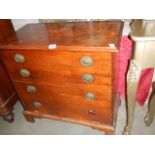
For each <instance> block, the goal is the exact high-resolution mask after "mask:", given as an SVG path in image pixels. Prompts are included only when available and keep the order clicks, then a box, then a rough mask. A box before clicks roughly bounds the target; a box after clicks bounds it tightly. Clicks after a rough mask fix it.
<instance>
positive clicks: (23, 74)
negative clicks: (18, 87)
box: [20, 69, 31, 77]
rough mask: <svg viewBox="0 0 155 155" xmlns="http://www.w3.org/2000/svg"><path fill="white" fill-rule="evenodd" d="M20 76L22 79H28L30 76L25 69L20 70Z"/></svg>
mask: <svg viewBox="0 0 155 155" xmlns="http://www.w3.org/2000/svg"><path fill="white" fill-rule="evenodd" d="M20 75H21V76H22V77H29V76H30V75H31V73H30V71H28V70H27V69H20Z"/></svg>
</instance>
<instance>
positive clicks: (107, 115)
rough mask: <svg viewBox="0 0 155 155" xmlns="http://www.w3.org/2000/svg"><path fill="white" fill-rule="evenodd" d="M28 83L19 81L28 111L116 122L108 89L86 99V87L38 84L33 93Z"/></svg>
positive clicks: (24, 104)
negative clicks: (94, 97)
mask: <svg viewBox="0 0 155 155" xmlns="http://www.w3.org/2000/svg"><path fill="white" fill-rule="evenodd" d="M31 85H32V84H31ZM26 86H27V84H25V83H18V82H15V87H16V89H17V91H18V93H19V96H20V98H21V100H22V104H23V106H24V109H25V110H26V111H30V112H33V113H39V114H43V115H50V116H51V115H52V116H56V117H57V116H58V117H59V118H61V117H62V118H65V119H72V120H76V121H80V122H83V121H84V122H87V123H90V122H91V123H92V122H93V123H101V124H109V123H110V124H111V123H112V120H113V119H112V117H113V115H112V114H113V104H112V99H111V95H110V92H108V91H106V92H105V93H103V95H102V94H101V92H99V91H94V92H93V93H94V94H95V95H96V99H95V100H86V99H85V98H84V97H83V93H84V92H85V91H84V90H82V89H77V90H74V89H71V88H66V87H52V86H49V85H42V84H35V88H36V89H37V91H36V93H29V92H27V90H26ZM33 86H34V84H33Z"/></svg>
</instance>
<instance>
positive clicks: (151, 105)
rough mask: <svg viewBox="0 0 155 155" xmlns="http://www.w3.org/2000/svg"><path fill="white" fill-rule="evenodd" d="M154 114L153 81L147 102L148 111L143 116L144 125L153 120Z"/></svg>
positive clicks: (149, 123)
mask: <svg viewBox="0 0 155 155" xmlns="http://www.w3.org/2000/svg"><path fill="white" fill-rule="evenodd" d="M154 115H155V82H153V84H152V93H151V96H150V100H149V104H148V112H147V114H146V116H145V118H144V121H145V125H146V126H150V125H151V123H152V122H153V120H154Z"/></svg>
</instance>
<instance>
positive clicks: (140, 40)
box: [123, 20, 155, 135]
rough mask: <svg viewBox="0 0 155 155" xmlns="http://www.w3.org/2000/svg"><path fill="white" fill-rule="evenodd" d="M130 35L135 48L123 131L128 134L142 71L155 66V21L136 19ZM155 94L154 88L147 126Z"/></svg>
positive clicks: (129, 77)
mask: <svg viewBox="0 0 155 155" xmlns="http://www.w3.org/2000/svg"><path fill="white" fill-rule="evenodd" d="M130 36H131V39H132V40H133V41H134V48H133V56H132V59H131V61H130V66H129V71H128V74H127V122H126V127H125V128H124V131H123V134H126V135H127V134H130V132H131V128H132V123H133V118H134V110H135V103H136V101H135V98H136V91H137V86H138V82H139V78H140V73H141V71H142V70H143V69H146V68H155V21H153V20H134V21H133V22H132V31H131V34H130ZM154 88H155V85H154ZM153 94H154V89H153V91H152V95H151V100H150V103H149V104H148V105H149V107H148V113H147V115H146V117H145V119H144V120H145V123H146V125H147V126H149V125H150V124H151V122H152V121H153V118H154V114H155V102H153V101H155V97H154V96H153Z"/></svg>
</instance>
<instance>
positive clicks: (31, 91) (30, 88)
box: [26, 85, 37, 93]
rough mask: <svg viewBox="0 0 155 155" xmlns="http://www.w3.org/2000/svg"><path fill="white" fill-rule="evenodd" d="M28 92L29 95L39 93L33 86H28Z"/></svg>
mask: <svg viewBox="0 0 155 155" xmlns="http://www.w3.org/2000/svg"><path fill="white" fill-rule="evenodd" d="M26 90H27V92H29V93H35V92H36V91H37V89H36V87H34V86H32V85H27V87H26Z"/></svg>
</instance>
